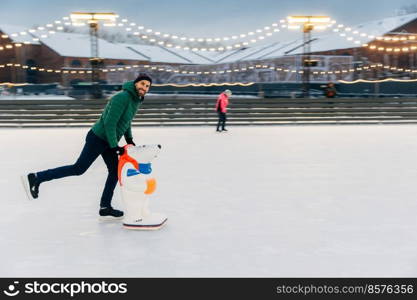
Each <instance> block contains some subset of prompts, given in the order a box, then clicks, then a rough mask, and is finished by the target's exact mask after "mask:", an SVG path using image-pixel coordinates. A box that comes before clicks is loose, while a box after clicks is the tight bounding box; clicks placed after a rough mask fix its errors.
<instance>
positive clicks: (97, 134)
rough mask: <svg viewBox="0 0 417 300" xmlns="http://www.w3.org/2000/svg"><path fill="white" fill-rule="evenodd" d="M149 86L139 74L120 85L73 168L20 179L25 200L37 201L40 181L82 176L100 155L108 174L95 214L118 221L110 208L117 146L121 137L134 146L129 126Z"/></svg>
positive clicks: (117, 213)
mask: <svg viewBox="0 0 417 300" xmlns="http://www.w3.org/2000/svg"><path fill="white" fill-rule="evenodd" d="M151 84H152V79H151V78H150V77H149V76H148V75H146V74H140V75H139V76H138V77H137V78H136V79H135V81H129V82H126V83H125V84H123V90H122V91H121V92H119V93H117V94H116V95H114V96H113V97H112V98H111V99H110V101H109V102H108V103H107V105H106V107H105V108H104V111H103V113H102V114H101V117H100V119H99V120H98V121H97V122H96V123H95V124H94V125H93V127H92V128H91V129H90V130H89V132H88V133H87V136H86V139H85V145H84V148H83V149H82V151H81V154H80V156H79V157H78V159H77V161H76V162H75V163H74V164H73V165H68V166H63V167H59V168H55V169H49V170H45V171H41V172H37V173H30V174H28V175H25V176H23V177H22V180H23V184H24V186H25V189H26V191H27V194H28V197H29V198H30V199H36V198H38V195H39V185H40V184H41V183H43V182H46V181H50V180H53V179H58V178H63V177H68V176H78V175H81V174H83V173H84V172H85V171H87V169H88V168H89V167H90V166H91V164H92V163H93V162H94V161H95V160H96V158H97V157H98V156H99V155H101V156H102V158H103V160H104V162H105V163H106V166H107V170H108V175H107V180H106V184H105V186H104V190H103V193H102V196H101V200H100V210H99V215H100V217H101V218H102V219H121V218H122V217H123V212H122V211H120V210H117V209H113V208H112V206H111V201H112V198H113V192H114V188H115V187H116V184H117V167H118V161H119V158H118V156H119V155H122V154H123V152H124V148H122V147H119V145H118V142H119V140H120V139H121V137H122V136H124V137H125V140H126V143H127V144H132V145H135V143H134V142H133V136H132V129H131V123H132V120H133V118H134V117H135V115H136V112H137V110H138V108H139V106H140V105H141V104H142V102H143V100H144V97H145V95H146V93H147V92H148V91H149V88H150V87H151Z"/></svg>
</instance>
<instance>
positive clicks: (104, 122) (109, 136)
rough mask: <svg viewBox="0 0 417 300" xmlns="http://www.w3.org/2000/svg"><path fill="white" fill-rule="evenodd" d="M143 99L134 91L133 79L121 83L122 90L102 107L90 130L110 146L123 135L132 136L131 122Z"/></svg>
mask: <svg viewBox="0 0 417 300" xmlns="http://www.w3.org/2000/svg"><path fill="white" fill-rule="evenodd" d="M142 102H143V99H142V98H140V97H139V95H138V94H137V92H136V88H135V85H134V83H133V81H129V82H126V83H125V84H123V90H122V91H121V92H119V93H117V94H116V95H114V96H113V97H112V98H111V99H110V101H109V102H108V103H107V105H106V107H105V108H104V111H103V113H102V114H101V117H100V119H99V120H98V121H97V122H96V123H95V124H94V125H93V127H92V128H91V130H92V131H93V132H94V133H95V134H96V135H97V136H98V137H100V138H101V139H103V140H105V141H107V142H108V143H109V146H110V148H114V147H116V146H118V144H117V143H118V142H119V140H120V139H121V137H122V136H123V135H124V136H125V138H132V129H131V123H132V119H133V118H134V117H135V115H136V111H137V110H138V107H139V106H140V105H141V104H142Z"/></svg>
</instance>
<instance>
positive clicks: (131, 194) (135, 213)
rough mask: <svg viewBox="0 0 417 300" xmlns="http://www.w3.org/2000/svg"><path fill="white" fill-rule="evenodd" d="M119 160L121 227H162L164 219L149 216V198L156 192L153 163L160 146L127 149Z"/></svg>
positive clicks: (160, 216) (154, 228) (138, 228)
mask: <svg viewBox="0 0 417 300" xmlns="http://www.w3.org/2000/svg"><path fill="white" fill-rule="evenodd" d="M124 149H125V153H124V154H123V155H122V156H121V157H120V159H119V168H118V176H119V184H120V190H121V192H122V201H123V203H124V206H125V216H124V219H123V227H124V228H126V229H134V230H156V229H159V228H161V227H162V226H163V225H165V223H166V221H167V217H166V216H165V215H163V214H158V213H151V212H150V210H149V207H148V205H149V204H148V202H149V199H148V196H149V195H150V194H152V193H153V192H154V191H155V189H156V180H155V179H154V178H152V177H151V173H152V164H151V162H152V160H153V159H155V158H156V157H157V156H158V153H159V151H160V149H161V145H141V146H133V145H126V146H125V147H124Z"/></svg>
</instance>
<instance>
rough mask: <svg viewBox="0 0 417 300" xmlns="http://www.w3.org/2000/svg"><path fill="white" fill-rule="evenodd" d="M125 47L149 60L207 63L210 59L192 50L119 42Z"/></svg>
mask: <svg viewBox="0 0 417 300" xmlns="http://www.w3.org/2000/svg"><path fill="white" fill-rule="evenodd" d="M121 45H123V46H125V47H126V48H127V49H129V50H131V51H133V52H135V53H136V54H138V55H141V56H142V57H144V58H145V59H146V60H148V61H150V62H165V63H177V64H208V63H210V60H208V59H204V58H203V57H201V56H198V55H196V54H195V53H193V52H190V51H185V50H179V49H172V48H165V47H161V46H151V45H138V44H121Z"/></svg>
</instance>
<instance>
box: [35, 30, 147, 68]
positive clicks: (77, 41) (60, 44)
mask: <svg viewBox="0 0 417 300" xmlns="http://www.w3.org/2000/svg"><path fill="white" fill-rule="evenodd" d="M41 42H42V43H43V44H45V45H46V46H48V47H50V48H51V49H53V50H54V51H56V52H57V53H59V54H60V55H61V56H69V57H91V50H90V49H91V45H90V37H89V35H86V34H79V33H62V32H57V33H55V34H53V35H51V36H49V37H48V38H44V39H41ZM98 45H99V56H100V57H102V58H107V59H131V60H141V61H144V60H146V59H145V58H144V57H143V56H141V55H139V54H137V53H135V52H133V51H131V50H129V49H128V48H127V47H125V46H124V45H123V44H115V43H110V42H108V41H106V40H103V39H98Z"/></svg>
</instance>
